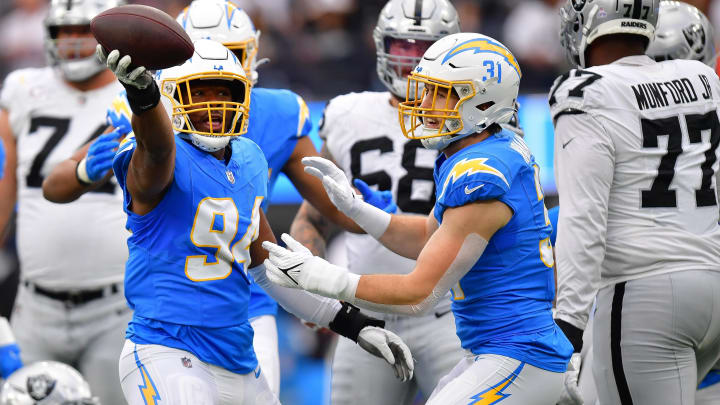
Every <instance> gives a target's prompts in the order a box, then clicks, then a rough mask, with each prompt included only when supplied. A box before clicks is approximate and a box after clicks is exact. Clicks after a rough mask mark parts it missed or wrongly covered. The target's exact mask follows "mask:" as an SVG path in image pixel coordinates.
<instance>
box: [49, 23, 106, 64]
mask: <svg viewBox="0 0 720 405" xmlns="http://www.w3.org/2000/svg"><path fill="white" fill-rule="evenodd" d="M56 43H57V49H58V57H59V58H60V59H63V60H73V59H84V58H88V57H91V56H92V55H93V54H94V53H95V47H96V46H97V41H96V40H95V38H94V37H93V35H92V33H91V32H90V26H89V25H64V26H61V27H58V31H57V37H56Z"/></svg>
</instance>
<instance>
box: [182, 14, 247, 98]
mask: <svg viewBox="0 0 720 405" xmlns="http://www.w3.org/2000/svg"><path fill="white" fill-rule="evenodd" d="M177 22H178V23H180V25H182V27H183V28H184V29H185V31H186V32H187V33H188V35H189V36H190V39H192V40H193V41H197V40H198V39H211V40H213V41H217V42H220V43H222V44H223V45H225V46H226V47H227V48H229V49H230V50H231V51H233V52H234V53H235V56H237V57H238V59H239V60H240V63H241V64H242V66H243V69H245V72H246V74H247V77H249V78H250V80H251V81H252V83H253V84H255V83H257V79H258V73H257V66H258V62H257V52H258V41H259V40H260V31H259V30H256V29H255V26H254V25H253V23H252V21H251V20H250V17H249V16H248V15H247V13H246V12H245V11H243V10H242V9H241V8H238V7H236V6H235V5H233V4H232V3H230V2H228V1H225V0H195V1H193V2H192V3H190V5H189V6H188V7H185V9H184V10H183V11H182V12H181V13H180V14H179V15H178V17H177Z"/></svg>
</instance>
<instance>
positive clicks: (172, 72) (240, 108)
mask: <svg viewBox="0 0 720 405" xmlns="http://www.w3.org/2000/svg"><path fill="white" fill-rule="evenodd" d="M194 45H195V53H194V54H193V56H192V57H191V58H190V59H188V60H187V61H186V62H185V63H183V64H182V65H180V66H174V67H171V68H169V69H163V70H160V71H158V72H156V78H157V80H158V83H159V87H160V94H162V95H163V104H164V105H165V107H166V109H168V113H169V115H170V118H171V120H170V121H171V122H172V126H173V129H174V130H175V131H177V132H179V133H180V134H181V135H183V134H184V136H186V137H188V138H189V139H191V140H192V142H193V144H195V145H196V146H197V147H198V148H200V149H203V150H205V151H208V152H214V151H216V150H220V149H222V148H224V147H225V146H226V145H227V144H228V143H229V142H230V139H231V138H232V137H235V136H240V135H242V134H244V133H245V132H247V125H248V114H249V111H250V89H251V87H252V83H250V80H248V78H247V77H246V76H245V70H243V68H242V66H241V65H240V63H239V62H238V59H237V57H236V56H235V54H234V53H233V52H231V51H230V50H229V49H228V48H226V47H224V46H223V45H222V44H220V43H219V42H215V41H211V40H208V39H201V40H199V41H195V43H194ZM208 80H220V81H223V82H225V84H227V85H228V87H229V89H230V91H231V94H232V101H216V102H193V100H192V97H193V96H192V95H193V86H194V85H196V84H198V83H202V82H203V81H208ZM198 112H205V113H206V114H207V117H208V120H209V122H210V128H209V130H207V131H202V130H200V129H198V128H195V126H194V125H193V123H192V121H191V119H190V115H191V114H194V113H198ZM214 119H217V120H221V126H220V129H218V130H215V129H214V128H213V125H212V123H213V120H214Z"/></svg>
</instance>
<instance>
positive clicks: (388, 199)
mask: <svg viewBox="0 0 720 405" xmlns="http://www.w3.org/2000/svg"><path fill="white" fill-rule="evenodd" d="M353 184H354V185H355V187H356V188H357V189H358V190H359V191H360V193H361V194H362V196H363V200H365V202H366V203H368V204H370V205H372V206H374V207H377V208H380V209H381V210H383V211H385V212H387V213H389V214H394V213H396V212H397V209H398V206H397V204H395V201H393V198H392V193H391V192H390V191H376V190H373V189H371V188H370V186H368V185H367V183H365V182H364V181H362V180H360V179H355V180H353Z"/></svg>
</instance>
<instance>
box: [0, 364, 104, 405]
mask: <svg viewBox="0 0 720 405" xmlns="http://www.w3.org/2000/svg"><path fill="white" fill-rule="evenodd" d="M36 404H43V405H99V401H98V400H97V398H93V396H92V394H91V393H90V386H89V385H88V383H87V382H86V381H85V379H84V378H83V377H82V375H80V373H79V372H78V371H77V370H75V369H74V368H72V367H70V366H68V365H67V364H63V363H59V362H57V361H41V362H37V363H33V364H30V365H28V366H25V367H23V368H21V369H20V370H17V371H15V372H14V373H12V374H11V375H10V377H9V378H8V379H7V380H6V381H5V383H4V384H3V385H2V389H0V405H36Z"/></svg>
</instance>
